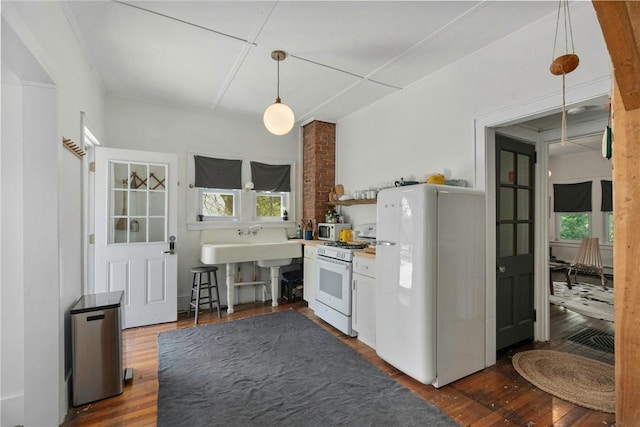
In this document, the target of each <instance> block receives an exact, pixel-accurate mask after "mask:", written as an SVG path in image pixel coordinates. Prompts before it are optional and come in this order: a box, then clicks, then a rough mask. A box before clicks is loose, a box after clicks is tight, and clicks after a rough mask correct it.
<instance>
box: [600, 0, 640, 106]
mask: <svg viewBox="0 0 640 427" xmlns="http://www.w3.org/2000/svg"><path fill="white" fill-rule="evenodd" d="M592 3H593V7H594V9H595V10H596V15H597V16H598V21H600V27H601V28H602V35H603V36H604V41H605V43H606V44H607V50H608V51H609V55H610V56H611V63H612V65H613V73H614V78H615V80H616V82H617V83H618V87H619V88H620V95H621V101H622V103H623V104H624V107H625V109H626V110H627V111H631V110H635V109H638V108H640V79H639V78H638V74H640V2H637V1H613V0H606V1H605V0H593V1H592Z"/></svg>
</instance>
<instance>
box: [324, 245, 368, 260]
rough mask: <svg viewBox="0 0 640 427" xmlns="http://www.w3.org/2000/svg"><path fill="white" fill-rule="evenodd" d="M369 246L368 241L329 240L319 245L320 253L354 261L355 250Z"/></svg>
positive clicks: (328, 256) (329, 256)
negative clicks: (346, 241)
mask: <svg viewBox="0 0 640 427" xmlns="http://www.w3.org/2000/svg"><path fill="white" fill-rule="evenodd" d="M367 246H369V245H368V244H367V243H350V242H348V243H344V242H327V243H325V244H324V245H323V246H319V247H318V255H319V256H323V257H327V258H334V259H338V260H342V261H346V262H351V261H353V251H354V250H359V249H364V248H366V247H367Z"/></svg>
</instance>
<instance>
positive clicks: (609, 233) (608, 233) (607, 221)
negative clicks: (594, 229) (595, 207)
mask: <svg viewBox="0 0 640 427" xmlns="http://www.w3.org/2000/svg"><path fill="white" fill-rule="evenodd" d="M603 214H604V215H603V216H604V241H605V242H606V243H613V212H603Z"/></svg>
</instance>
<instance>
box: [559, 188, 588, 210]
mask: <svg viewBox="0 0 640 427" xmlns="http://www.w3.org/2000/svg"><path fill="white" fill-rule="evenodd" d="M553 211H554V212H591V181H587V182H578V183H576V184H553Z"/></svg>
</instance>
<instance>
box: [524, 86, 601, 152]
mask: <svg viewBox="0 0 640 427" xmlns="http://www.w3.org/2000/svg"><path fill="white" fill-rule="evenodd" d="M609 102H610V101H609V98H608V97H606V96H604V97H599V98H596V99H590V100H588V101H584V102H580V103H576V104H572V105H570V106H567V113H568V114H567V119H566V120H567V143H566V144H560V136H561V129H562V111H558V112H553V113H551V114H548V115H546V116H542V117H536V118H532V119H530V120H527V121H524V122H521V123H518V124H516V125H515V126H516V127H520V128H524V129H527V130H530V131H534V132H538V133H540V135H541V138H542V140H543V141H546V142H548V143H549V144H550V145H549V155H550V156H557V155H563V154H574V153H582V152H586V151H598V152H600V151H601V150H602V135H603V133H604V130H605V127H606V126H607V122H608V120H609V107H608V105H609Z"/></svg>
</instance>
